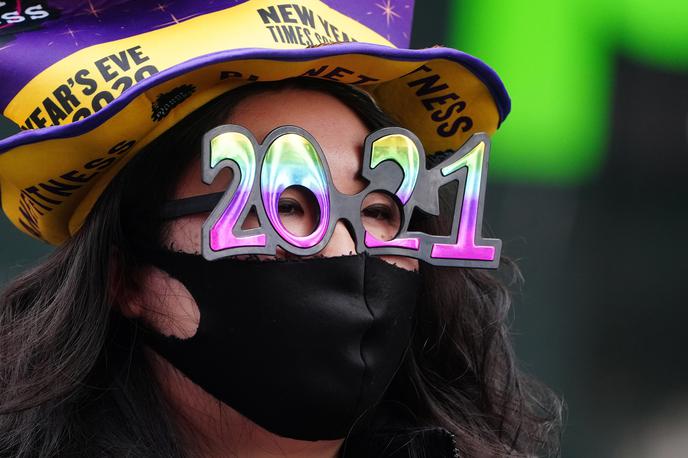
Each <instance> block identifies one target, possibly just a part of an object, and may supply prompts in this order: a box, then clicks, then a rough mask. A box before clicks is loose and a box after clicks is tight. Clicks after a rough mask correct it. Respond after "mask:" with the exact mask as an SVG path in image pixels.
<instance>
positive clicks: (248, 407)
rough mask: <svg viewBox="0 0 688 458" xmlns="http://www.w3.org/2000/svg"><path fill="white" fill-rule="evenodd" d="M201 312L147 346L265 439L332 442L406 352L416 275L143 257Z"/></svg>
mask: <svg viewBox="0 0 688 458" xmlns="http://www.w3.org/2000/svg"><path fill="white" fill-rule="evenodd" d="M145 258H146V259H147V261H148V262H150V263H151V264H153V265H155V266H157V267H159V268H160V269H162V270H163V271H165V272H167V273H168V274H169V275H170V276H172V277H174V278H176V279H178V280H179V281H180V282H182V283H183V284H184V285H185V286H186V288H187V289H188V290H189V292H190V293H191V295H192V296H193V298H194V299H195V301H196V303H197V304H198V307H199V309H200V323H199V327H198V331H197V333H196V334H195V335H194V336H193V337H191V338H189V339H184V340H181V339H178V338H174V337H166V336H163V335H161V334H158V333H156V332H151V333H149V335H148V344H149V345H150V346H151V347H152V348H153V349H154V350H155V351H156V352H158V353H159V354H160V355H161V356H163V357H164V358H165V359H166V360H168V361H169V362H170V363H171V364H172V365H173V366H175V367H176V368H177V369H179V370H180V371H181V372H182V373H184V374H185V375H186V376H187V377H188V378H189V379H190V380H191V381H193V382H194V383H196V384H197V385H199V386H200V387H202V388H203V389H204V390H205V391H206V392H208V393H210V394H211V395H213V396H214V397H215V398H217V399H219V400H221V401H222V402H224V403H226V404H227V405H229V406H231V407H232V408H234V409H235V410H237V411H238V412H240V413H241V414H242V415H244V416H245V417H247V418H249V419H251V420H252V421H253V422H255V423H256V424H258V425H260V426H261V427H263V428H265V429H267V430H268V431H270V432H272V433H274V434H277V435H279V436H283V437H289V438H293V439H301V440H327V439H339V438H343V437H345V436H346V435H347V433H348V432H349V430H350V429H351V427H352V426H353V425H354V424H355V423H356V421H357V420H358V419H359V418H360V417H362V416H363V415H364V414H365V413H366V412H368V411H370V410H371V408H372V407H374V406H375V404H376V403H377V402H378V401H379V400H380V399H381V398H382V396H383V394H384V392H385V390H386V388H387V386H388V385H389V384H390V382H391V381H392V379H393V377H394V375H395V373H396V371H397V370H398V368H399V366H400V365H401V362H402V360H403V357H404V354H405V351H406V349H407V347H408V346H409V342H410V339H411V335H412V332H413V321H414V311H415V306H416V302H417V295H418V287H419V283H420V280H419V275H418V274H417V273H414V272H409V271H406V270H403V269H401V268H398V267H396V266H393V265H391V264H389V263H387V262H385V261H382V260H380V259H377V258H374V257H370V256H368V255H356V256H343V257H335V258H315V259H303V260H297V261H280V260H276V261H257V260H246V261H239V260H236V259H231V258H228V259H223V260H219V261H212V262H211V261H206V260H205V259H203V258H202V257H201V256H196V255H190V254H184V253H173V252H169V251H156V252H149V253H147V254H146V256H145Z"/></svg>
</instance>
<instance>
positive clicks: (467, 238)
mask: <svg viewBox="0 0 688 458" xmlns="http://www.w3.org/2000/svg"><path fill="white" fill-rule="evenodd" d="M484 157H485V143H484V142H480V143H478V144H477V145H476V146H475V147H474V148H473V149H472V150H471V151H470V152H469V153H468V154H466V155H465V156H463V157H461V158H460V159H458V160H457V161H455V162H453V163H451V164H449V165H446V166H445V167H442V170H441V173H442V176H445V177H446V176H449V175H451V174H452V173H455V172H457V171H459V170H460V169H462V168H463V167H467V168H468V173H467V174H466V186H465V191H464V194H463V203H462V204H461V214H460V216H459V229H458V234H457V237H456V243H453V244H444V243H436V244H434V245H433V246H432V252H431V254H430V256H431V257H433V258H445V259H466V260H478V261H493V260H494V259H495V251H496V250H495V247H494V246H481V245H476V244H475V239H476V236H477V235H478V234H477V228H478V216H479V215H478V211H479V204H480V191H481V185H482V178H483V164H484V162H483V159H484Z"/></svg>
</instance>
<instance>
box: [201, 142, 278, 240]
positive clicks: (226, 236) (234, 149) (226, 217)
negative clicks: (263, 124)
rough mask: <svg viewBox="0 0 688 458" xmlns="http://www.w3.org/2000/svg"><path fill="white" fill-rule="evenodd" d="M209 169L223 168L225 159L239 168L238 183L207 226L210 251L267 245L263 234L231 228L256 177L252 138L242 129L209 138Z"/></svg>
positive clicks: (244, 205)
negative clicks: (225, 203)
mask: <svg viewBox="0 0 688 458" xmlns="http://www.w3.org/2000/svg"><path fill="white" fill-rule="evenodd" d="M209 156H210V157H209V161H210V169H211V170H212V169H215V168H216V167H222V166H223V164H222V162H223V161H225V160H231V161H233V162H234V163H235V164H236V165H237V167H238V169H239V184H238V185H237V188H236V191H235V192H234V194H233V195H232V198H231V200H230V202H229V204H228V205H227V207H226V208H224V210H223V211H222V214H221V215H220V217H219V218H218V219H217V220H216V221H215V224H213V226H212V227H211V229H210V234H209V236H210V247H211V248H212V249H213V251H222V250H225V249H228V248H236V247H246V246H258V247H264V246H265V245H266V236H265V234H254V235H248V236H243V237H240V236H236V235H235V234H234V228H235V226H236V225H237V222H238V221H239V217H240V216H241V213H242V212H243V211H244V208H245V207H246V203H247V202H248V198H249V196H250V194H251V190H252V189H253V183H254V181H255V179H256V154H255V150H254V148H253V143H252V142H251V140H250V139H249V138H248V137H247V136H246V135H244V134H243V133H241V132H224V133H221V134H219V135H217V136H216V137H214V138H213V139H212V140H211V141H210V155H209Z"/></svg>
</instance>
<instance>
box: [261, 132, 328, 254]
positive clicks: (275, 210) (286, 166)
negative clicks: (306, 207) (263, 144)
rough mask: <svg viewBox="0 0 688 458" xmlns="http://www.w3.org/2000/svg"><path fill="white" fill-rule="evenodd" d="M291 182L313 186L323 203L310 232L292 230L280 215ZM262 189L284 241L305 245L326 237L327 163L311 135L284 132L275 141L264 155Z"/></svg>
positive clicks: (320, 204)
mask: <svg viewBox="0 0 688 458" xmlns="http://www.w3.org/2000/svg"><path fill="white" fill-rule="evenodd" d="M290 186H303V187H305V188H307V189H308V190H310V191H311V192H312V193H313V195H315V199H316V200H317V202H318V206H319V207H320V218H319V221H318V226H317V227H316V228H315V229H314V230H313V232H312V233H311V234H309V235H305V236H297V235H294V234H292V233H291V232H290V231H289V230H288V229H287V228H286V227H285V226H284V225H283V224H282V220H281V219H280V216H279V200H280V196H281V195H282V193H283V192H284V190H285V189H287V188H288V187H290ZM260 190H261V196H262V199H263V207H264V208H265V213H266V214H267V217H268V218H269V219H270V222H271V223H272V226H273V227H274V228H275V230H276V231H277V233H278V234H279V235H280V237H281V238H282V239H283V240H284V241H286V242H287V243H290V244H291V245H293V246H295V247H297V248H303V249H307V248H311V247H314V246H315V245H317V244H318V243H320V242H321V241H322V239H323V237H324V236H325V234H326V232H327V227H328V224H329V221H330V194H329V186H328V182H327V174H326V172H325V167H324V164H323V163H322V161H321V160H320V157H319V156H318V153H317V151H316V149H315V147H314V146H313V145H312V144H311V142H310V141H309V140H308V139H306V138H304V137H302V136H301V135H298V134H284V135H281V136H279V137H277V138H276V139H275V140H274V141H273V142H272V144H271V145H270V146H269V147H268V150H267V151H266V153H265V158H264V159H263V167H262V171H261V175H260Z"/></svg>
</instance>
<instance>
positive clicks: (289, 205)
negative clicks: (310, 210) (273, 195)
mask: <svg viewBox="0 0 688 458" xmlns="http://www.w3.org/2000/svg"><path fill="white" fill-rule="evenodd" d="M277 209H278V211H279V212H280V214H281V215H286V216H301V215H303V207H301V204H299V203H298V202H297V201H296V200H294V199H289V198H282V199H280V200H279V203H278V204H277Z"/></svg>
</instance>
